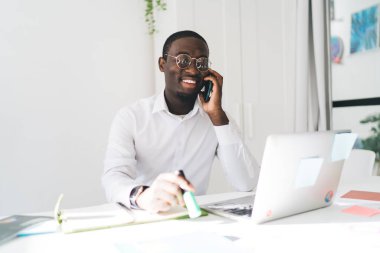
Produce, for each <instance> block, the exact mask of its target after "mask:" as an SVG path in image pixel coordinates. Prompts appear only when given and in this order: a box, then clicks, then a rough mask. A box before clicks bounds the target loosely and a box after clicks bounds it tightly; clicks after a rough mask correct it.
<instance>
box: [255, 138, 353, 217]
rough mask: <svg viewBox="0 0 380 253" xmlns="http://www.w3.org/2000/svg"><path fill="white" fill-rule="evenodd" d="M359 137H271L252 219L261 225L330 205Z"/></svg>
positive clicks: (267, 143)
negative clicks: (345, 163) (346, 160)
mask: <svg viewBox="0 0 380 253" xmlns="http://www.w3.org/2000/svg"><path fill="white" fill-rule="evenodd" d="M356 137H357V135H356V134H352V133H347V132H342V133H338V132H333V131H329V132H309V133H296V134H281V135H271V136H269V137H268V138H267V141H266V145H265V150H264V155H263V160H262V166H261V172H260V177H259V182H258V186H257V191H256V198H255V203H254V205H253V212H252V219H253V220H254V221H255V222H257V223H261V222H265V221H269V220H273V219H277V218H281V217H285V216H289V215H293V214H296V213H301V212H306V211H309V210H313V209H317V208H321V207H325V206H328V205H330V204H331V203H332V201H333V198H334V196H335V192H336V189H337V187H338V184H339V179H340V175H341V171H342V166H343V163H344V160H345V159H347V157H348V155H349V153H350V151H351V149H352V146H353V144H354V142H355V140H356Z"/></svg>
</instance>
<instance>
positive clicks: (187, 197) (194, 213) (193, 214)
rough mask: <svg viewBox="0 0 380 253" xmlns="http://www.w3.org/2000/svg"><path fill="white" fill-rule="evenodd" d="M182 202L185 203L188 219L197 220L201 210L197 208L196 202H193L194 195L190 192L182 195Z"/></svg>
mask: <svg viewBox="0 0 380 253" xmlns="http://www.w3.org/2000/svg"><path fill="white" fill-rule="evenodd" d="M183 200H184V201H185V204H186V208H187V211H188V212H189V217H190V218H197V217H199V216H201V214H202V212H201V208H200V207H199V205H198V203H197V201H196V200H195V197H194V194H193V193H192V192H185V193H184V194H183Z"/></svg>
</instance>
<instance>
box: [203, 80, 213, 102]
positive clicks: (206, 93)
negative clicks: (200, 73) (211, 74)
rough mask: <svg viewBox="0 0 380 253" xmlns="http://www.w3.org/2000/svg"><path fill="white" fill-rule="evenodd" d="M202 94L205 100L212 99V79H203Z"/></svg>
mask: <svg viewBox="0 0 380 253" xmlns="http://www.w3.org/2000/svg"><path fill="white" fill-rule="evenodd" d="M201 93H202V96H203V98H204V100H205V102H208V101H210V97H211V93H212V82H211V81H210V80H206V81H203V87H202V89H201Z"/></svg>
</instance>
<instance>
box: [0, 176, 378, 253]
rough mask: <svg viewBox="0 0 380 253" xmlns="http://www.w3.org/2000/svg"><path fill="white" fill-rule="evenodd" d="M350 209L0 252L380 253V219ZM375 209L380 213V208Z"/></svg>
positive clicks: (72, 239) (52, 241)
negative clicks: (216, 251) (216, 252)
mask: <svg viewBox="0 0 380 253" xmlns="http://www.w3.org/2000/svg"><path fill="white" fill-rule="evenodd" d="M349 190H367V191H378V192H380V177H373V178H370V179H368V180H367V181H366V183H364V184H357V185H351V186H342V187H340V189H339V190H338V196H341V195H342V194H344V193H346V192H347V191H349ZM246 194H247V193H224V194H216V195H207V196H199V197H197V199H198V202H199V203H200V204H205V203H210V202H213V201H219V200H223V199H230V198H234V197H240V196H244V195H246ZM346 205H347V203H344V202H343V201H341V200H340V199H337V200H336V203H335V204H334V205H332V206H330V207H327V208H322V209H318V210H314V211H310V212H307V213H303V214H299V215H295V216H291V217H287V218H283V219H279V220H276V221H272V222H268V223H265V224H262V225H255V224H254V223H252V222H250V221H244V222H237V221H232V220H230V219H226V218H222V217H219V216H215V215H212V214H210V215H208V216H206V217H201V218H197V219H193V220H192V219H187V220H168V221H162V222H156V223H149V224H141V225H133V226H126V227H119V228H113V229H105V230H98V231H92V232H85V233H77V234H68V235H65V234H60V233H55V234H46V235H38V236H29V237H24V238H17V239H16V240H13V241H11V242H9V243H7V244H4V245H2V246H0V253H8V252H39V253H41V252H107V253H108V252H111V253H113V252H115V253H116V252H119V253H120V252H129V253H131V252H132V253H133V252H134V253H137V252H140V253H141V252H178V248H176V247H178V245H179V244H182V245H184V246H183V247H184V250H183V251H182V252H192V251H191V249H192V248H191V247H190V248H191V249H189V247H188V246H185V245H186V243H189V242H192V243H193V246H194V245H198V248H201V249H204V251H203V250H201V251H198V252H206V251H207V252H215V251H214V250H213V249H216V248H218V247H219V248H218V250H219V252H231V248H229V247H234V250H233V252H377V253H378V252H380V215H377V216H373V217H358V216H354V215H350V214H345V213H342V212H341V209H343V208H344V207H346ZM348 205H353V203H348ZM363 205H364V204H363ZM372 205H374V204H372ZM375 205H378V206H377V208H380V203H375ZM226 238H227V239H226ZM170 244H173V245H170ZM131 245H132V246H133V245H134V246H136V245H137V246H136V247H132V246H131ZM182 245H181V247H182ZM187 245H190V244H187ZM185 249H186V250H187V249H188V250H189V251H186V250H185Z"/></svg>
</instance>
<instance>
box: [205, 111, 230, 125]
mask: <svg viewBox="0 0 380 253" xmlns="http://www.w3.org/2000/svg"><path fill="white" fill-rule="evenodd" d="M208 116H209V117H210V120H211V122H212V124H213V125H214V126H223V125H227V124H228V123H229V120H228V117H227V114H226V113H225V112H224V111H223V109H220V110H218V111H216V112H212V113H209V114H208Z"/></svg>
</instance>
